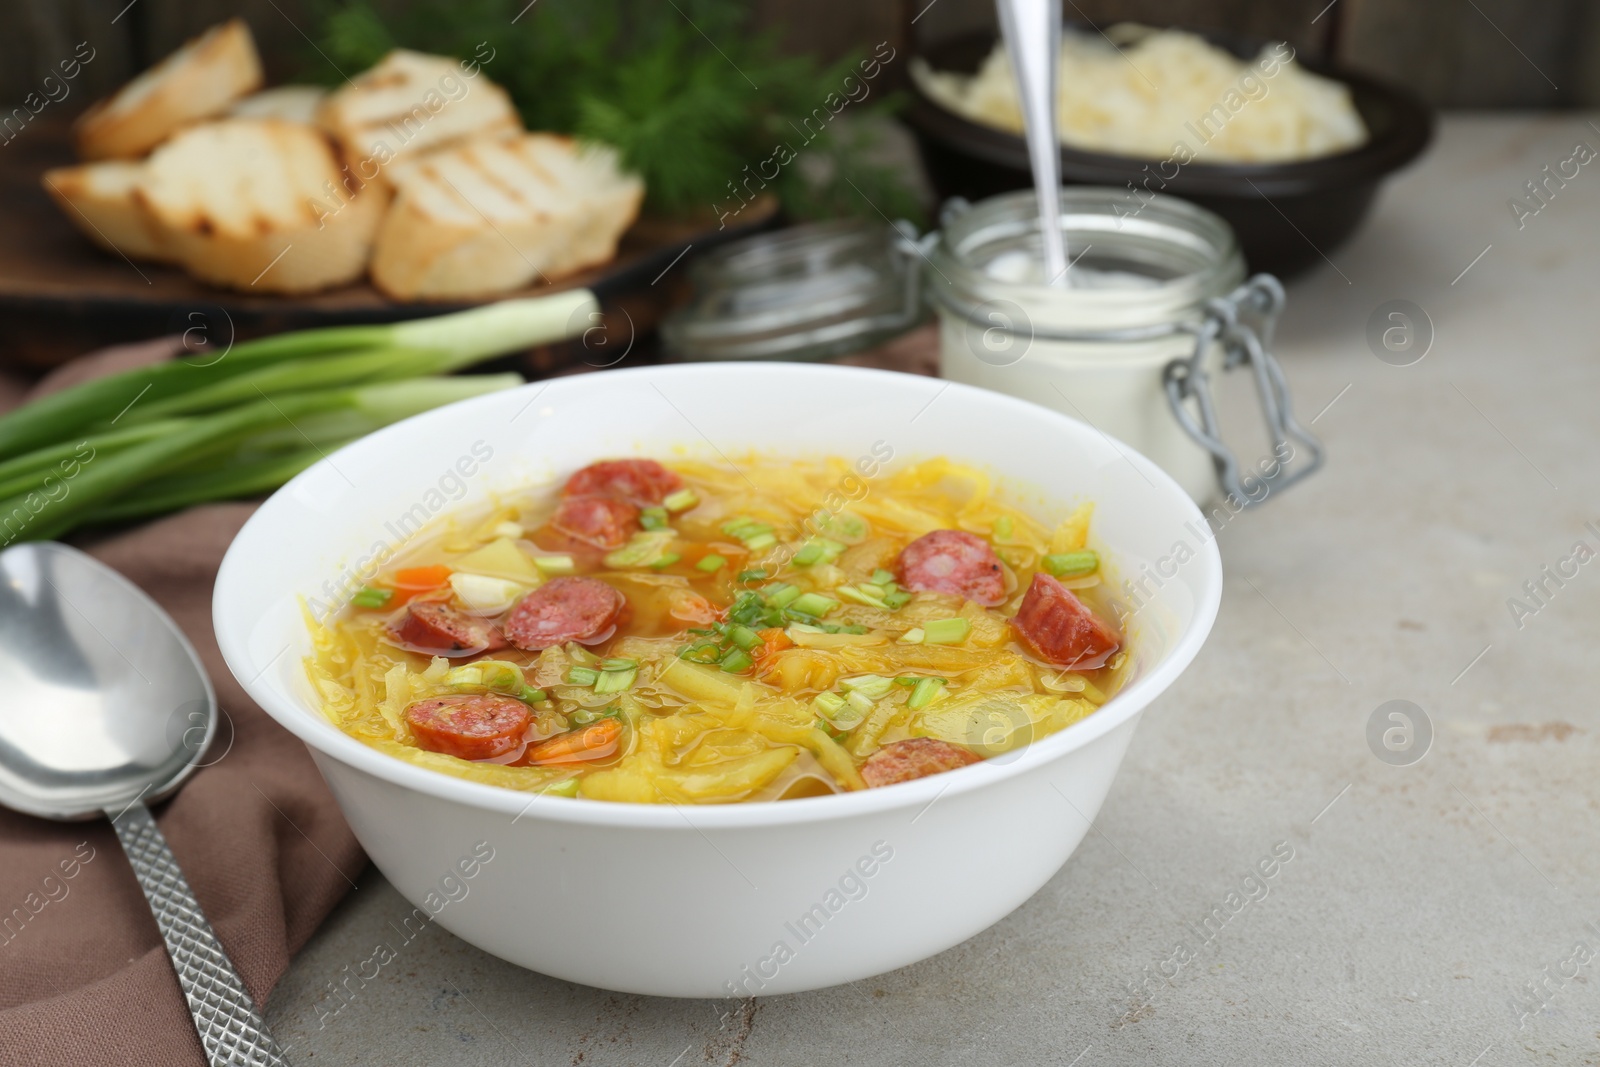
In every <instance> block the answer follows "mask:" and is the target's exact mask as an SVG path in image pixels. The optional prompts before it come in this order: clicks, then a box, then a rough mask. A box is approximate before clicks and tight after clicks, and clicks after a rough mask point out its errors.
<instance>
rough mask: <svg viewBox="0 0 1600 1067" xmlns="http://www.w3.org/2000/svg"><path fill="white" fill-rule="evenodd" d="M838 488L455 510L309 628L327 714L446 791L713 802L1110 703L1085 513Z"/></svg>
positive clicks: (874, 774)
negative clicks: (841, 503) (434, 775)
mask: <svg viewBox="0 0 1600 1067" xmlns="http://www.w3.org/2000/svg"><path fill="white" fill-rule="evenodd" d="M850 472H851V467H850V465H849V464H848V463H846V462H845V461H843V460H837V459H830V460H819V461H797V460H792V459H775V458H763V457H752V458H750V459H749V460H747V461H744V462H740V463H739V464H737V465H736V467H732V468H730V467H729V466H727V465H723V464H712V463H701V462H695V461H689V460H674V461H673V462H671V463H670V464H665V465H664V464H662V463H659V462H657V461H655V460H651V459H618V460H605V461H602V462H598V463H594V464H591V465H590V466H588V467H585V468H583V469H582V470H580V471H577V472H576V473H574V474H573V475H572V476H571V477H570V478H568V479H567V480H566V482H565V483H564V484H563V485H562V486H560V487H559V488H554V487H545V488H539V489H533V490H530V491H528V492H527V493H526V494H522V495H518V496H516V497H514V498H510V499H506V500H504V501H503V502H502V503H500V504H498V505H497V506H495V507H494V508H493V509H492V510H491V511H488V512H482V511H480V512H477V513H474V514H472V515H470V516H466V515H464V516H457V517H454V518H453V519H451V520H449V521H448V522H446V523H443V524H441V525H440V526H439V527H438V528H436V529H434V530H431V531H427V532H425V533H424V534H423V535H422V536H420V537H419V539H418V540H417V542H416V543H415V544H413V545H411V546H410V547H408V549H407V550H406V551H405V553H404V554H403V555H402V556H401V557H399V558H397V559H396V560H395V561H394V562H393V564H392V565H391V566H390V567H389V568H388V569H387V570H385V571H383V572H382V573H380V574H378V575H377V576H376V577H375V578H374V579H373V580H372V581H371V583H370V584H369V585H367V586H366V587H365V588H363V589H361V590H360V592H359V593H357V594H356V595H355V597H354V598H353V601H352V603H351V604H350V605H349V607H348V608H346V609H345V610H344V611H342V612H341V613H339V614H337V615H335V616H333V617H332V618H330V619H329V620H327V621H326V622H315V621H313V622H312V623H311V625H312V631H313V636H314V652H313V655H312V656H311V657H309V658H308V660H307V662H306V666H307V670H308V672H309V675H310V677H311V680H312V682H313V683H314V685H315V686H316V689H317V692H318V693H319V695H320V697H321V702H322V706H323V710H324V712H325V714H326V715H327V716H328V718H329V719H330V720H332V721H333V723H334V724H335V725H337V726H338V727H339V728H340V729H342V730H344V731H345V732H346V733H348V734H350V735H351V736H353V737H355V738H357V739H358V740H360V741H362V742H364V743H366V744H368V745H371V746H372V747H373V748H376V749H378V750H379V751H382V752H385V753H388V754H389V755H391V756H394V757H397V758H399V759H404V760H407V761H409V762H412V763H415V764H418V765H420V766H424V767H428V768H431V769H433V770H437V771H442V772H444V773H446V774H453V775H456V776H458V777H462V778H468V779H472V780H475V781H479V782H485V783H489V784H493V785H500V786H506V787H509V788H513V789H520V790H525V791H530V792H537V793H547V794H554V795H559V796H569V797H584V798H589V799H594V800H613V801H634V802H641V803H676V804H709V803H727V802H733V801H748V800H783V799H791V798H796V797H806V796H820V795H825V794H829V793H836V792H848V791H852V790H858V789H870V788H882V787H887V786H892V785H894V784H896V783H899V782H905V781H910V780H912V779H916V778H921V777H925V776H927V775H930V774H939V773H943V772H946V771H951V770H955V769H957V768H960V767H964V766H967V765H969V764H972V763H977V762H979V761H980V760H982V759H985V758H988V757H992V756H995V755H998V754H1000V753H1003V752H1009V751H1012V750H1014V749H1015V748H1017V747H1019V746H1021V745H1024V744H1027V743H1028V742H1029V741H1031V740H1034V739H1036V738H1039V737H1042V736H1045V735H1047V734H1051V733H1054V732H1056V731H1058V730H1060V729H1062V728H1064V727H1066V726H1068V725H1070V724H1071V723H1073V722H1076V721H1078V720H1079V719H1082V718H1084V717H1085V716H1087V715H1091V714H1093V713H1094V711H1095V709H1096V708H1097V707H1098V706H1099V705H1100V704H1101V703H1103V702H1104V701H1105V700H1106V699H1107V697H1108V696H1109V695H1110V694H1111V693H1113V692H1114V691H1115V690H1116V688H1117V685H1118V684H1119V681H1120V674H1121V671H1122V668H1123V664H1124V662H1125V660H1126V656H1125V654H1124V652H1123V645H1124V640H1123V637H1122V635H1121V634H1120V633H1119V632H1118V630H1117V628H1116V626H1115V624H1114V621H1113V620H1114V618H1115V615H1114V612H1113V611H1112V610H1111V604H1110V602H1109V601H1108V600H1107V599H1105V595H1104V590H1105V586H1104V585H1102V584H1101V578H1100V558H1099V555H1098V553H1097V552H1096V551H1095V550H1093V549H1090V548H1089V547H1088V534H1089V521H1090V515H1091V510H1092V509H1091V508H1090V506H1088V505H1084V506H1080V507H1078V508H1077V509H1076V510H1074V511H1072V512H1071V513H1070V514H1068V515H1066V516H1065V517H1064V518H1063V519H1062V520H1061V521H1060V522H1059V524H1057V525H1055V526H1053V527H1052V526H1047V525H1043V524H1041V523H1040V522H1038V521H1037V520H1035V519H1034V518H1033V517H1031V516H1030V515H1029V514H1028V513H1026V512H1024V511H1022V510H1020V509H1018V508H1016V507H1014V506H1011V505H1010V504H1008V503H1006V502H1005V501H1004V500H1002V499H1001V498H1000V496H999V494H997V493H996V492H995V491H994V489H993V488H992V486H991V484H990V481H989V478H988V477H987V476H986V475H985V474H984V473H983V472H982V471H980V470H977V469H975V468H972V467H968V466H963V465H961V464H958V463H954V462H951V461H949V460H945V459H934V460H929V461H926V462H923V463H920V464H917V465H914V466H911V467H908V468H905V469H903V470H901V471H899V472H898V473H896V474H893V475H890V476H886V477H884V478H883V479H882V480H881V481H879V482H878V483H876V484H875V485H874V486H873V488H872V490H871V491H870V492H869V493H868V494H867V495H865V496H864V497H863V498H862V499H860V500H856V501H852V502H850V503H849V504H848V505H847V506H846V507H843V508H838V509H834V510H829V509H825V508H819V507H818V502H819V501H824V500H830V499H831V500H837V499H840V498H839V494H838V493H837V492H835V489H836V487H838V486H839V485H840V484H841V482H842V481H844V480H846V479H847V478H848V477H849V475H850Z"/></svg>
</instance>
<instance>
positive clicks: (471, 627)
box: [385, 600, 506, 657]
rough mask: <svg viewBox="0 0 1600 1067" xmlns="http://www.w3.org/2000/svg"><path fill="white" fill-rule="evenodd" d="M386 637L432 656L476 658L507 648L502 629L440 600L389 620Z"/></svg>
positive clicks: (415, 603) (413, 607)
mask: <svg viewBox="0 0 1600 1067" xmlns="http://www.w3.org/2000/svg"><path fill="white" fill-rule="evenodd" d="M385 636H386V637H387V638H388V640H389V642H390V643H391V644H395V645H399V646H400V647H401V648H404V649H407V650H408V651H411V652H421V653H423V654H425V655H430V656H450V657H456V656H475V655H477V654H478V653H479V652H493V651H495V650H497V649H501V648H505V647H506V639H505V635H503V634H502V633H501V632H500V629H499V627H497V626H495V625H494V624H493V623H491V622H489V621H488V620H486V619H480V618H478V617H477V616H476V615H468V614H467V613H466V612H463V611H457V610H456V609H455V608H452V607H451V606H450V605H448V604H441V603H439V602H438V601H436V600H419V601H412V602H411V603H410V604H407V605H406V608H405V610H404V611H403V612H401V613H400V614H398V615H396V616H395V617H394V618H392V619H390V620H389V625H388V627H387V630H386V634H385Z"/></svg>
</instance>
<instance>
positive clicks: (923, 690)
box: [906, 678, 945, 711]
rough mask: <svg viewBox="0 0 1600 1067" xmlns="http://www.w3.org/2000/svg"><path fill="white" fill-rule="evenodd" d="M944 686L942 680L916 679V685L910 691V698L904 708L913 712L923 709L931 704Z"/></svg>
mask: <svg viewBox="0 0 1600 1067" xmlns="http://www.w3.org/2000/svg"><path fill="white" fill-rule="evenodd" d="M944 685H945V680H944V679H943V678H918V679H917V684H916V685H915V686H913V687H912V689H911V696H910V697H909V698H907V700H906V707H908V708H910V709H912V710H913V711H915V710H916V709H918V708H925V707H927V706H928V705H929V704H931V703H933V699H934V698H935V697H937V696H938V695H939V693H940V692H941V691H942V689H943V687H944Z"/></svg>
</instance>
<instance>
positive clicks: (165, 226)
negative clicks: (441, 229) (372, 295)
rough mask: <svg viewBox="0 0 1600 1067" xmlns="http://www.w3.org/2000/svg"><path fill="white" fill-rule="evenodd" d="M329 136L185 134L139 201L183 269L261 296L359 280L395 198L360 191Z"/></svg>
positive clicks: (370, 187)
mask: <svg viewBox="0 0 1600 1067" xmlns="http://www.w3.org/2000/svg"><path fill="white" fill-rule="evenodd" d="M354 186H355V182H354V181H353V179H351V177H350V175H349V174H348V172H346V171H344V170H342V169H341V163H340V160H339V157H338V154H337V153H336V152H335V151H334V149H333V146H332V145H330V144H329V143H328V140H327V138H326V137H325V136H324V135H323V134H322V132H321V131H319V130H317V129H315V128H314V127H311V126H306V125H303V124H301V123H296V122H285V121H283V120H282V119H224V120H222V121H220V122H212V123H206V124H205V125H202V126H196V127H193V128H191V129H189V130H185V131H184V132H183V133H180V134H179V135H178V136H176V137H174V138H173V139H172V140H171V141H168V142H167V143H166V144H164V145H162V146H161V148H159V149H157V150H156V152H155V153H154V154H153V155H152V156H151V157H150V160H149V162H148V163H147V164H146V168H145V172H144V174H143V176H142V177H141V179H140V180H139V182H138V185H137V187H136V188H135V190H134V194H133V195H134V198H135V200H136V202H137V203H138V204H139V206H140V209H141V210H142V211H144V212H145V214H146V216H147V217H148V218H149V220H150V222H151V224H152V226H153V228H154V229H155V231H156V233H157V234H158V240H159V243H160V245H161V247H163V248H165V249H169V250H170V251H171V253H172V255H173V257H174V258H175V259H176V260H177V261H178V262H179V263H181V264H182V265H183V266H184V268H185V269H187V270H188V271H189V272H190V273H191V274H193V275H195V276H196V277H197V278H200V279H201V280H203V281H207V282H211V283H213V284H215V285H223V286H230V287H232V288H235V289H243V290H247V291H253V292H272V293H307V292H314V291H316V290H318V289H326V288H329V287H330V286H335V285H342V284H344V283H346V282H351V281H354V280H355V279H357V278H359V277H360V276H361V273H362V271H363V270H365V268H366V265H367V257H368V253H369V252H370V250H371V247H372V238H373V234H374V232H375V231H376V230H377V227H378V223H379V221H380V220H381V219H382V217H383V213H384V209H385V207H386V206H387V204H388V199H389V196H388V190H387V189H385V188H384V187H383V186H382V185H380V184H375V183H368V184H367V185H366V186H365V187H364V188H355V187H354Z"/></svg>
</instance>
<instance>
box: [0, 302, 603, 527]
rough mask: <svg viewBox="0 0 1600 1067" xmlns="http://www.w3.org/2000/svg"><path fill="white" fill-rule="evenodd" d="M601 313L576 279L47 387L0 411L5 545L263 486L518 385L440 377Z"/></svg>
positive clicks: (516, 380)
mask: <svg viewBox="0 0 1600 1067" xmlns="http://www.w3.org/2000/svg"><path fill="white" fill-rule="evenodd" d="M596 310H597V304H596V302H595V299H594V296H593V294H592V293H589V292H588V291H587V290H574V291H570V292H562V293H554V294H551V295H549V296H542V297H535V298H531V299H522V300H506V301H502V302H500V303H497V304H490V305H486V306H484V307H479V308H474V309H472V310H470V311H463V312H459V313H455V314H450V315H441V316H437V317H435V318H427V319H416V320H412V321H410V322H402V323H394V324H389V325H380V326H338V327H330V328H324V329H316V330H304V331H299V332H295V333H288V334H280V335H278V336H275V337H268V338H262V339H260V340H255V341H247V342H244V343H242V344H238V345H235V346H233V347H232V348H231V349H230V350H228V351H227V352H225V353H224V354H222V355H221V356H219V357H216V358H214V359H213V360H212V361H211V362H210V363H209V364H207V365H199V364H191V363H186V362H183V361H174V362H170V363H163V364H159V365H157V366H153V367H143V368H140V369H138V370H133V371H128V372H126V373H123V374H117V375H112V376H110V377H106V378H99V379H96V380H94V381H91V382H87V383H85V384H83V385H79V386H76V387H74V388H71V389H66V390H63V391H61V392H59V393H55V394H53V395H51V396H48V397H44V398H42V399H40V400H37V401H35V402H33V403H31V404H28V405H26V406H24V407H22V408H20V409H18V410H16V411H13V412H11V413H9V414H6V415H3V416H0V543H10V542H11V541H13V540H17V539H19V538H20V539H27V540H34V539H40V538H49V537H56V536H60V535H61V534H62V533H64V532H66V531H67V530H70V529H72V528H73V527H74V526H77V525H79V524H81V523H84V522H98V521H113V520H125V519H131V518H139V517H145V516H150V515H157V514H161V513H163V512H166V511H171V510H175V509H178V508H182V507H187V506H190V505H193V504H197V503H203V502H205V501H208V500H225V499H234V498H239V497H245V496H252V495H257V494H260V493H264V492H267V491H269V490H271V489H274V488H276V487H277V486H279V485H281V484H283V482H285V481H287V480H288V479H289V478H291V477H293V476H294V475H295V474H296V473H298V472H299V471H301V470H303V469H305V468H306V467H307V466H309V465H311V464H312V463H314V462H315V461H316V460H317V459H318V458H320V457H321V456H322V455H323V454H325V453H326V452H328V451H332V450H333V449H335V448H337V447H339V446H341V445H342V444H344V443H346V442H348V441H350V440H353V439H354V438H356V437H360V436H362V435H363V434H366V433H370V432H371V431H373V430H376V429H380V428H381V427H383V426H387V425H389V424H390V423H392V422H396V421H399V420H400V419H404V418H408V417H410V416H412V415H416V414H419V413H421V412H423V411H427V410H429V409H431V408H434V407H438V406H440V405H442V404H447V403H450V402H452V401H454V400H460V399H465V398H467V397H470V396H477V395H480V394H482V393H485V392H491V391H494V390H498V389H507V388H512V387H514V386H516V385H519V384H521V381H522V379H521V378H520V377H518V376H517V375H515V374H508V375H494V376H468V377H464V378H443V377H440V376H441V375H445V374H449V373H450V372H452V371H456V370H460V369H462V368H464V367H468V366H471V365H472V364H474V363H479V362H482V361H484V360H486V359H489V358H492V357H494V356H498V355H502V354H505V353H507V352H514V351H517V350H519V349H523V348H528V347H531V346H534V345H539V344H545V343H548V342H551V341H555V340H560V339H562V338H565V337H570V336H574V335H576V334H578V333H581V332H582V331H583V330H584V329H585V328H587V327H588V325H589V324H590V322H591V318H590V316H591V315H592V314H593V312H595V311H596ZM62 486H65V489H63V488H62Z"/></svg>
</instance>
